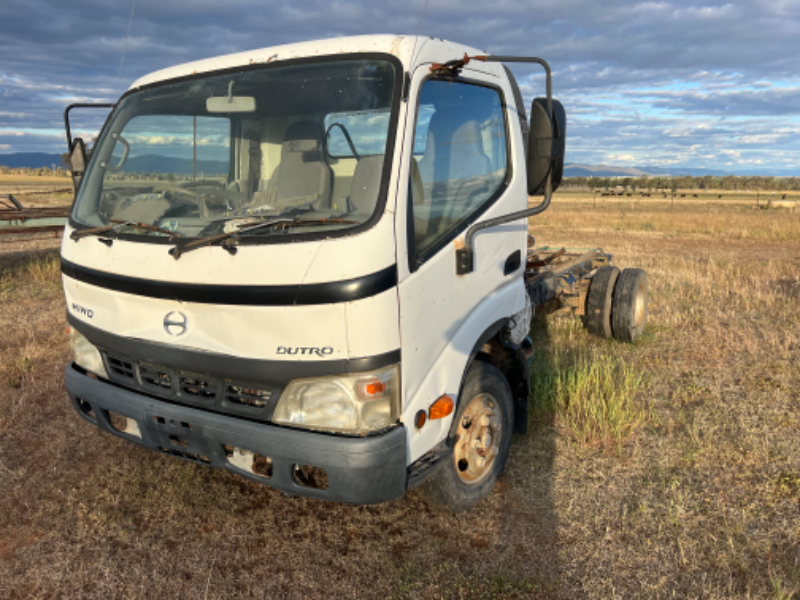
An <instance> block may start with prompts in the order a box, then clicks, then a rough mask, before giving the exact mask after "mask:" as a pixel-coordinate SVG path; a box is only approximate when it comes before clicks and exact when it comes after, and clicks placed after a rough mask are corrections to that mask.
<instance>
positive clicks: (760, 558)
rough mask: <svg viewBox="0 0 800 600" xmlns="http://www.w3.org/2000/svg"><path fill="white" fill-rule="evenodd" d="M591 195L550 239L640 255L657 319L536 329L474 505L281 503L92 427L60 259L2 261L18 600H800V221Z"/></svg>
mask: <svg viewBox="0 0 800 600" xmlns="http://www.w3.org/2000/svg"><path fill="white" fill-rule="evenodd" d="M592 203H593V200H592V196H591V194H589V195H587V194H582V195H579V194H558V195H557V196H556V198H555V200H554V204H553V207H552V208H551V209H550V210H549V211H548V212H547V213H545V214H544V215H542V216H541V217H539V218H537V219H534V220H533V221H532V227H531V232H532V234H533V235H535V236H536V238H537V243H538V244H546V245H550V246H561V245H564V246H571V247H594V246H601V247H603V248H604V249H605V250H606V251H609V252H612V253H613V254H614V261H615V263H616V264H618V265H619V266H621V267H632V266H636V267H641V268H644V269H646V270H647V272H648V276H649V285H650V305H649V317H648V326H647V329H646V333H645V335H644V336H643V338H642V339H641V340H639V341H637V342H636V343H635V344H633V345H625V344H620V343H617V342H614V341H605V340H599V339H594V338H591V337H588V336H587V335H586V333H585V332H584V331H583V330H582V329H581V327H580V325H579V324H578V323H576V321H575V320H573V319H571V318H562V317H555V316H550V317H547V318H546V319H539V320H537V321H536V322H535V323H534V327H533V331H532V334H533V337H534V339H535V341H536V343H537V347H538V349H539V350H538V353H537V357H536V362H535V365H536V375H535V378H534V387H535V391H534V398H533V399H532V400H533V406H534V409H535V410H533V411H532V415H531V419H532V423H531V425H532V426H531V431H530V433H529V434H528V435H527V436H524V437H523V436H517V437H516V439H515V442H514V446H513V448H512V456H511V458H510V461H509V464H508V467H507V470H506V474H505V476H504V477H503V478H502V479H501V481H500V483H499V485H498V488H497V489H496V491H495V492H494V494H492V496H491V497H490V498H489V499H488V500H487V501H485V502H484V503H482V504H481V505H479V506H478V507H477V508H475V509H474V510H473V511H472V512H470V513H469V514H467V515H449V514H440V513H436V512H432V511H431V510H429V509H428V508H427V507H426V505H425V504H424V503H423V501H422V500H421V498H420V496H419V495H418V493H417V492H415V491H411V492H410V493H409V494H408V495H407V496H406V497H405V498H403V499H400V500H397V501H394V502H390V503H387V504H384V505H379V506H369V507H350V506H342V505H335V504H327V503H323V502H319V501H314V500H306V499H302V498H291V497H286V496H283V495H282V494H281V493H279V492H276V491H273V490H270V489H269V488H266V487H261V486H258V485H256V484H253V483H250V482H248V481H245V480H243V479H241V478H239V477H237V476H235V475H232V474H229V473H225V472H219V471H213V470H210V469H207V468H204V467H199V466H195V465H191V464H188V463H184V462H180V461H177V460H174V459H166V458H163V457H161V456H160V455H157V454H155V453H153V452H149V451H147V450H143V449H140V448H138V447H136V446H133V445H131V444H128V443H126V442H123V441H122V440H119V439H117V438H114V437H112V436H109V435H106V434H104V433H102V432H100V431H99V430H97V429H95V428H93V427H91V426H90V425H88V424H86V423H85V422H84V421H82V420H81V419H79V417H78V416H77V415H75V414H74V413H73V410H72V408H71V407H70V405H69V403H68V400H67V398H66V395H65V392H64V389H63V384H62V372H63V367H64V365H65V363H66V361H67V334H66V330H65V325H66V324H65V319H64V313H65V307H64V303H63V298H62V295H61V289H60V279H59V272H58V261H57V257H56V255H55V254H54V253H53V252H52V251H48V250H47V249H41V250H38V251H32V252H28V253H27V254H26V255H24V256H23V255H22V254H20V253H19V252H14V253H12V252H7V253H6V254H5V255H0V261H2V262H0V269H2V271H1V272H0V301H2V303H1V306H2V308H0V326H2V329H3V337H2V339H3V343H2V344H1V345H0V597H2V598H19V599H21V598H51V597H67V598H77V597H81V598H109V597H124V598H232V597H244V598H276V597H278V598H280V597H284V598H307V597H319V598H328V597H335V598H500V597H508V598H557V597H558V598H614V597H626V598H631V597H634V598H635V597H647V598H720V599H722V598H773V599H776V600H777V599H782V600H788V599H789V598H793V597H794V598H798V597H800V311H798V305H799V304H800V278H798V274H799V273H800V213H791V212H786V211H779V210H774V211H773V210H753V208H752V207H753V206H755V196H754V195H753V196H752V197H748V196H740V197H737V198H733V199H724V198H723V199H722V200H717V199H715V198H711V197H707V198H701V199H684V200H683V201H680V200H676V201H675V204H674V206H672V207H671V206H670V203H669V201H664V200H663V199H661V198H651V199H643V200H642V199H637V198H635V197H634V198H613V199H610V198H604V199H602V200H601V198H599V197H598V198H597V206H596V208H595V207H593V206H592ZM51 245H52V244H51ZM2 251H3V250H2V249H0V252H2ZM598 403H600V404H598ZM603 403H604V404H603ZM601 405H602V406H608V407H614V408H615V410H613V411H612V410H600V409H596V410H589V409H591V408H592V407H597V406H601Z"/></svg>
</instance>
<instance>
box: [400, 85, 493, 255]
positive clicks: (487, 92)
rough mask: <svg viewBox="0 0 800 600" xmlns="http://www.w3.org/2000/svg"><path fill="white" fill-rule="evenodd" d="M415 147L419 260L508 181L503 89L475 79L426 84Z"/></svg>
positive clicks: (415, 239) (414, 206) (414, 199)
mask: <svg viewBox="0 0 800 600" xmlns="http://www.w3.org/2000/svg"><path fill="white" fill-rule="evenodd" d="M413 148H414V155H413V159H412V164H411V185H410V188H411V207H412V214H413V248H414V252H415V254H416V256H417V257H418V258H419V257H421V256H424V255H425V254H426V252H430V251H432V249H434V247H437V246H438V244H441V243H443V242H445V241H446V240H447V239H450V238H451V237H453V236H455V235H457V233H458V232H459V231H460V226H461V225H463V224H464V223H465V221H466V220H467V219H469V218H470V216H472V215H474V214H475V213H476V212H477V211H479V210H480V209H481V208H483V207H484V206H485V205H486V204H487V203H488V202H489V201H491V199H492V198H493V196H494V195H495V192H497V191H498V189H499V188H500V187H501V186H502V185H503V183H504V182H505V180H506V171H507V167H508V164H507V151H506V148H507V143H506V127H505V120H504V113H503V102H502V98H501V96H500V93H499V92H498V91H497V90H496V89H494V88H490V87H484V86H480V85H475V84H469V83H462V82H454V81H439V80H429V81H427V82H425V84H424V86H423V88H422V93H421V96H420V102H419V109H418V111H417V122H416V130H415V135H414V146H413Z"/></svg>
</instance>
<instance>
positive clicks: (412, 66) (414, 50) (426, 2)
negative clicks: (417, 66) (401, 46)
mask: <svg viewBox="0 0 800 600" xmlns="http://www.w3.org/2000/svg"><path fill="white" fill-rule="evenodd" d="M426 10H428V0H425V6H423V7H422V16H421V17H420V18H419V26H418V27H417V35H415V36H414V48H412V50H411V70H412V71H413V70H414V61H415V60H416V57H415V56H414V53H415V52H416V51H417V42H418V41H419V32H420V31H421V30H422V22H423V21H424V20H425V11H426Z"/></svg>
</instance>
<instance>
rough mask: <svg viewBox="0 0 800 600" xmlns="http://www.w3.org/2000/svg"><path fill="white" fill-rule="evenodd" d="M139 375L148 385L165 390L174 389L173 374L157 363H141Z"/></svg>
mask: <svg viewBox="0 0 800 600" xmlns="http://www.w3.org/2000/svg"><path fill="white" fill-rule="evenodd" d="M139 375H140V376H141V378H142V383H143V384H144V385H146V386H151V387H156V388H163V389H164V390H165V391H166V390H171V389H172V376H171V375H170V374H169V373H168V372H167V371H166V370H164V369H160V368H159V367H157V366H155V365H144V364H140V365H139Z"/></svg>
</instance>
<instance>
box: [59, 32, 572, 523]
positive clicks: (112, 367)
mask: <svg viewBox="0 0 800 600" xmlns="http://www.w3.org/2000/svg"><path fill="white" fill-rule="evenodd" d="M475 56H482V57H483V59H486V56H485V55H484V53H482V52H481V51H480V50H478V49H475V48H469V47H466V46H462V45H460V44H455V43H451V42H447V41H443V40H439V39H433V38H428V37H415V36H394V35H374V36H362V37H352V38H337V39H331V40H323V41H316V42H308V43H300V44H292V45H287V46H278V47H272V48H265V49H261V50H254V51H249V52H242V53H238V54H232V55H228V56H221V57H217V58H211V59H206V60H202V61H198V62H193V63H188V64H184V65H180V66H176V67H172V68H168V69H165V70H162V71H158V72H155V73H152V74H150V75H147V76H145V77H143V78H141V79H139V80H138V81H136V82H135V83H134V84H133V85H132V86H131V88H130V89H129V90H128V91H127V92H126V93H125V94H124V95H123V96H122V97H121V98H120V99H119V101H118V102H117V103H116V104H115V106H114V108H113V110H112V112H111V114H110V116H109V117H108V119H107V121H106V123H105V125H104V127H103V130H102V131H101V133H100V135H99V137H98V139H97V141H96V143H95V145H94V148H93V150H92V152H91V157H90V158H88V159H87V156H86V153H85V151H84V145H83V142H82V141H81V140H78V139H76V140H72V139H71V138H69V143H70V150H71V152H72V153H73V161H74V167H73V172H74V173H73V174H74V175H75V176H76V178H77V183H78V184H79V185H78V187H77V192H76V199H75V203H74V206H73V209H72V213H71V216H70V219H69V225H68V227H67V229H66V231H65V235H64V241H63V246H62V251H61V261H62V272H63V285H64V293H65V296H66V303H67V316H68V321H69V325H70V326H71V328H72V332H71V344H72V353H73V360H72V361H71V362H70V364H69V365H68V366H67V368H66V386H67V390H68V393H69V396H70V398H71V401H72V403H73V405H74V407H75V409H76V410H77V412H78V413H79V414H80V415H81V416H82V417H84V418H85V419H87V420H89V421H90V422H92V423H93V424H95V425H96V426H98V427H100V428H101V429H104V430H105V431H107V432H110V433H112V434H115V435H117V436H119V437H122V438H124V439H126V440H128V441H130V442H133V443H136V444H140V445H142V446H145V447H147V448H149V449H152V450H155V451H157V452H160V453H163V454H168V455H171V456H174V457H177V458H179V459H183V460H188V461H192V462H195V463H200V464H206V465H208V466H212V467H217V468H223V469H227V470H229V471H232V472H235V473H237V474H239V475H241V476H244V477H248V478H250V479H253V480H255V481H259V482H261V483H264V484H266V485H268V486H272V487H275V488H277V489H279V490H282V491H284V492H286V493H288V494H297V495H304V496H311V497H317V498H323V499H329V500H334V501H340V502H348V503H358V504H366V503H377V502H384V501H388V500H391V499H395V498H398V497H400V496H402V495H403V494H404V493H405V492H406V490H408V489H409V488H410V487H414V486H416V485H419V484H423V488H424V489H426V490H427V491H426V496H428V497H429V498H431V499H432V501H433V502H438V503H439V504H442V505H445V506H447V507H449V508H451V509H453V510H462V509H466V508H469V507H471V506H472V505H474V504H475V503H476V502H478V501H480V500H481V499H482V498H483V497H485V496H486V495H488V494H489V493H490V492H491V490H492V489H493V487H494V484H495V482H496V481H497V478H498V477H499V476H500V474H501V473H502V469H503V466H504V464H505V460H506V457H507V454H508V448H509V446H510V443H511V433H512V431H513V429H514V428H515V419H516V427H517V428H522V429H524V423H523V422H522V421H521V420H520V419H524V403H525V402H526V400H527V395H528V384H527V365H526V362H525V356H524V353H523V351H522V347H521V345H522V344H523V342H522V339H521V338H524V336H525V335H526V333H527V332H526V331H525V325H526V323H527V322H529V320H530V299H529V297H528V294H527V293H526V287H525V281H524V271H525V257H526V252H527V246H528V224H527V219H526V218H524V216H523V217H520V216H517V218H516V219H508V218H507V217H508V215H514V214H518V213H525V211H526V210H529V209H528V206H529V192H531V190H532V183H531V177H533V176H535V175H532V173H533V174H535V173H537V172H538V171H536V167H535V165H534V166H531V165H532V164H533V163H534V162H535V160H536V159H537V158H538V159H542V158H543V157H544V159H545V161H544V164H545V170H544V171H546V172H547V177H548V181H550V186H549V188H548V194H549V193H551V192H552V188H553V187H554V182H553V179H554V177H555V174H554V171H553V168H552V165H553V164H555V162H556V160H557V159H558V158H559V156H557V155H556V154H555V153H554V154H553V155H552V156H555V158H554V159H552V157H551V150H550V148H551V146H553V147H555V146H556V145H557V144H555V143H552V144H551V145H545V146H542V144H539V146H537V147H538V148H539V150H541V148H542V147H544V148H545V150H544V151H542V152H540V153H539V154H538V155H537V154H536V149H534V151H533V154H532V155H531V152H530V151H529V140H528V120H527V117H526V114H525V113H526V110H525V106H524V105H523V103H522V99H521V95H520V92H519V89H518V87H517V84H516V82H515V81H514V78H513V76H512V75H511V73H510V71H508V69H506V68H505V67H504V66H503V64H502V62H499V61H494V62H493V61H491V60H475V59H473V60H470V57H475ZM461 57H464V58H461ZM548 76H549V73H548ZM548 82H549V79H548ZM537 102H538V104H536V103H534V107H533V108H534V110H535V109H536V107H537V106H540V107H544V106H545V105H546V103H545V102H543V101H541V102H540V101H537ZM551 102H552V101H551ZM543 110H544V109H543ZM545 112H547V111H546V110H545ZM545 116H546V117H547V119H548V120H547V121H546V129H548V131H546V132H545V133H544V134H543V135H544V137H545V138H546V137H547V135H548V132H549V133H550V134H552V132H553V131H556V130H557V129H558V127H559V124H558V123H557V122H556V121H557V119H556V117H555V116H554V111H553V109H552V107H551V108H550V112H549V113H548V114H546V115H545ZM562 119H563V117H562ZM554 123H555V124H554ZM560 127H561V131H562V145H563V121H562V122H561V124H560ZM531 135H533V133H532V134H531ZM556 137H557V135H556ZM553 152H554V151H553ZM528 155H531V156H530V159H529V158H528ZM561 158H563V149H562V151H561ZM551 159H552V160H551ZM83 161H85V162H86V163H87V164H86V167H85V169H84V168H83V167H82V164H83ZM532 169H533V171H532ZM82 171H85V172H82ZM540 171H541V169H540ZM558 177H560V175H559V176H558ZM556 185H557V184H556ZM537 186H538V189H540V190H543V189H544V187H543V186H542V185H540V184H539V183H537V184H536V185H534V186H533V187H534V188H536V187H537ZM543 193H544V192H543ZM548 200H549V196H548ZM482 223H483V224H491V225H492V226H491V227H485V228H480V225H481V224H482ZM476 227H477V228H478V229H480V231H479V232H478V231H477V229H476ZM465 265H466V267H465ZM526 319H527V321H526ZM515 330H516V331H517V334H515V333H514V331H515ZM520 330H521V331H523V334H522V336H520V335H519V333H518V332H519V331H520ZM520 415H522V416H520Z"/></svg>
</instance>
